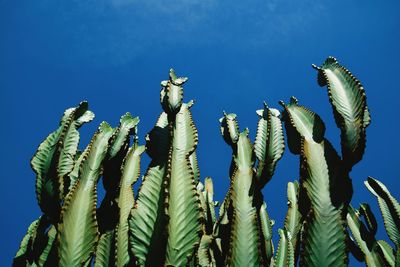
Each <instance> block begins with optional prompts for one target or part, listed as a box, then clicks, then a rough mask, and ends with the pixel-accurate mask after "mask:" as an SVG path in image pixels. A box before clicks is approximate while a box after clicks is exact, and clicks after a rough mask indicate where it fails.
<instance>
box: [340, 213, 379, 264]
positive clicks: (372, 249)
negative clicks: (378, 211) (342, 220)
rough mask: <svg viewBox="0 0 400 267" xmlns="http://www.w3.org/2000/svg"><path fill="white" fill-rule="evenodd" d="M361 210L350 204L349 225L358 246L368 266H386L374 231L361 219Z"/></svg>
mask: <svg viewBox="0 0 400 267" xmlns="http://www.w3.org/2000/svg"><path fill="white" fill-rule="evenodd" d="M360 215H361V213H360V211H359V210H355V209H354V208H353V207H351V206H349V209H348V213H347V225H348V226H349V228H350V231H351V233H352V236H353V238H354V240H355V242H356V243H357V245H358V247H359V248H360V249H361V251H362V252H363V254H364V260H365V263H366V264H367V266H369V267H371V266H384V265H385V264H384V260H383V258H382V256H381V255H380V251H379V245H378V243H377V242H376V240H375V236H374V233H372V232H369V231H368V230H367V227H366V226H365V224H364V223H363V222H362V221H361V218H360Z"/></svg>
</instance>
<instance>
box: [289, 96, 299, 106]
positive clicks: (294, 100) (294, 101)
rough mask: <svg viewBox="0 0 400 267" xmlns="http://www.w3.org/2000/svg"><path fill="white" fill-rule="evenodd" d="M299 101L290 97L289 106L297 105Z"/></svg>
mask: <svg viewBox="0 0 400 267" xmlns="http://www.w3.org/2000/svg"><path fill="white" fill-rule="evenodd" d="M298 103H299V100H298V99H297V98H296V97H295V96H291V97H290V104H296V105H297V104H298Z"/></svg>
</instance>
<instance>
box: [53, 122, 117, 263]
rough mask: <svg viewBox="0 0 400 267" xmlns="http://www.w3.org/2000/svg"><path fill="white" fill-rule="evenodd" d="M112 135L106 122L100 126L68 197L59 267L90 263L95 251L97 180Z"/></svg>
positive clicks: (62, 226)
mask: <svg viewBox="0 0 400 267" xmlns="http://www.w3.org/2000/svg"><path fill="white" fill-rule="evenodd" d="M112 133H113V130H112V128H111V127H110V126H109V125H108V124H107V123H105V122H103V123H102V124H101V125H100V127H99V130H98V131H97V132H96V134H95V135H94V137H93V138H92V141H91V142H90V144H89V147H90V148H89V149H88V150H87V151H86V154H85V156H84V159H83V161H82V165H81V169H80V172H79V173H80V178H79V180H78V181H77V182H76V183H75V185H74V186H73V188H72V189H71V191H70V192H69V193H68V195H67V196H66V200H65V202H64V205H63V208H62V213H61V222H60V224H59V225H58V231H59V236H58V242H59V247H58V254H59V258H60V262H59V264H60V266H76V265H81V264H84V263H87V262H88V261H89V259H90V257H91V255H92V254H93V253H94V251H95V245H96V243H97V239H98V229H97V220H96V202H97V180H98V178H99V176H100V174H101V164H102V162H103V160H104V158H105V156H106V154H107V149H108V143H109V139H110V137H111V135H112Z"/></svg>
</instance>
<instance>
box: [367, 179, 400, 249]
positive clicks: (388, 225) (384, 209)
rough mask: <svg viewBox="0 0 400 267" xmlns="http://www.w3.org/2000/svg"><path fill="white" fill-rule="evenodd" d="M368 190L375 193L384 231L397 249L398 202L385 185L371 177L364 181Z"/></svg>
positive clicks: (399, 235)
mask: <svg viewBox="0 0 400 267" xmlns="http://www.w3.org/2000/svg"><path fill="white" fill-rule="evenodd" d="M364 183H365V186H366V187H367V188H368V190H369V191H370V192H371V193H372V194H373V195H375V197H376V198H377V200H378V204H379V208H380V210H381V213H382V217H383V222H384V225H385V229H386V233H387V234H388V236H389V238H390V240H392V242H393V243H394V244H395V245H396V247H397V250H399V249H400V204H399V202H398V201H397V200H396V199H395V198H394V197H393V196H392V195H391V194H390V192H389V190H388V189H387V188H386V186H385V185H384V184H383V183H382V182H380V181H378V180H376V179H374V178H372V177H368V180H367V181H365V182H364Z"/></svg>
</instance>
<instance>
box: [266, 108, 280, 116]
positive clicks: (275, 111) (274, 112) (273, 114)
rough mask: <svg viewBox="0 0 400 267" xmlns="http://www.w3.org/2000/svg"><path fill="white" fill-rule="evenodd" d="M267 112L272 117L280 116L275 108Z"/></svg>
mask: <svg viewBox="0 0 400 267" xmlns="http://www.w3.org/2000/svg"><path fill="white" fill-rule="evenodd" d="M269 111H270V112H271V115H272V116H275V117H279V116H280V115H281V113H280V112H279V110H277V109H276V108H269Z"/></svg>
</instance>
